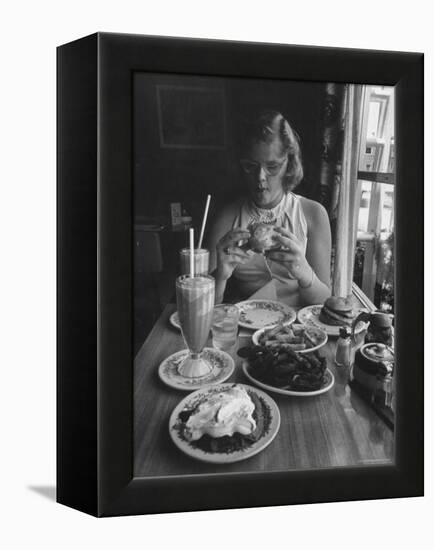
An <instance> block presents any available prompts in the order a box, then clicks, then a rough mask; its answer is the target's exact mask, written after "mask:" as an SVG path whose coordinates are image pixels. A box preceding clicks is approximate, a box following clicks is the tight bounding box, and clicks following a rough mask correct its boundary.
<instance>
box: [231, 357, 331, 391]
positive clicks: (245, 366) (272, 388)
mask: <svg viewBox="0 0 434 550" xmlns="http://www.w3.org/2000/svg"><path fill="white" fill-rule="evenodd" d="M248 366H249V365H248V362H247V361H246V360H244V361H243V362H242V369H243V372H244V374H245V375H246V377H247V378H248V379H249V381H250V382H252V383H253V384H255V385H256V386H259V387H260V388H262V389H263V390H267V391H272V392H274V393H278V394H280V395H288V396H291V397H314V396H315V395H321V394H323V393H326V392H328V391H329V390H331V389H332V387H333V386H334V384H335V377H334V375H333V373H332V371H331V370H330V369H329V368H327V369H326V372H327V374H328V377H329V379H330V381H329V382H328V383H326V384H325V385H324V386H323V387H322V388H321V389H319V390H314V391H294V390H283V389H281V388H276V387H275V386H269V385H268V384H265V383H264V382H261V381H260V380H257V379H256V378H255V377H254V376H252V375H251V374H250V373H249V371H248Z"/></svg>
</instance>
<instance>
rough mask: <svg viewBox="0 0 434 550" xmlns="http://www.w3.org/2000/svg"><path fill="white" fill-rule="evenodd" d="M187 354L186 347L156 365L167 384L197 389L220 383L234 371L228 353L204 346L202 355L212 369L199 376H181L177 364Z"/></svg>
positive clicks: (233, 365)
mask: <svg viewBox="0 0 434 550" xmlns="http://www.w3.org/2000/svg"><path fill="white" fill-rule="evenodd" d="M187 354H188V350H186V349H183V350H181V351H177V352H176V353H173V354H172V355H169V357H167V359H165V360H164V361H163V362H162V363H161V365H160V366H159V367H158V376H159V377H160V379H161V380H162V382H164V383H165V384H166V385H167V386H170V387H171V388H174V389H176V390H183V391H193V390H198V389H199V388H203V387H204V386H209V385H210V384H220V383H221V382H224V381H225V380H227V379H228V378H229V377H230V376H231V374H232V373H233V372H234V368H235V363H234V360H233V359H232V357H231V356H230V355H228V354H227V353H226V352H224V351H221V350H218V349H214V348H204V350H203V355H204V357H205V359H207V361H209V362H210V363H211V365H212V367H213V369H212V371H211V372H210V373H209V374H207V375H206V376H201V377H200V378H188V377H186V376H181V375H180V374H179V372H178V366H179V365H180V363H181V362H182V361H183V360H184V357H185V356H186V355H187Z"/></svg>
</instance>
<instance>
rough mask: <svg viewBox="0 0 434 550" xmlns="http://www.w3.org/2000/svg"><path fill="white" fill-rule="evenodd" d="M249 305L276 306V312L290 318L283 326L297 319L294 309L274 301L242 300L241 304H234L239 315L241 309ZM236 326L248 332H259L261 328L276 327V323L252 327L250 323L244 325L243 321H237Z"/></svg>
mask: <svg viewBox="0 0 434 550" xmlns="http://www.w3.org/2000/svg"><path fill="white" fill-rule="evenodd" d="M246 304H247V305H249V304H273V305H275V306H277V308H278V310H279V311H281V312H283V313H284V314H285V315H289V316H290V318H289V319H288V320H287V321H284V323H283V324H284V325H290V324H292V323H293V322H294V321H295V320H296V319H297V313H296V311H295V309H294V308H292V307H291V306H288V305H286V304H282V303H281V302H277V301H276V300H263V299H257V300H244V301H242V302H238V303H237V304H235V305H236V306H237V307H238V308H239V309H240V314H241V313H242V308H243V306H244V305H246ZM238 324H239V325H240V327H243V328H247V329H250V330H259V329H262V328H266V327H267V328H271V327H273V326H276V325H277V324H278V323H271V324H270V325H258V324H255V325H252V324H250V323H245V322H244V321H241V320H240V321H239V322H238Z"/></svg>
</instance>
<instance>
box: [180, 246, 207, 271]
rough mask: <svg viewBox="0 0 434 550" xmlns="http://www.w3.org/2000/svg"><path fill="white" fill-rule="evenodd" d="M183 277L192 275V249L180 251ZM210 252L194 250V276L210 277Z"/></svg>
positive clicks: (202, 249) (199, 249)
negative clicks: (188, 274)
mask: <svg viewBox="0 0 434 550" xmlns="http://www.w3.org/2000/svg"><path fill="white" fill-rule="evenodd" d="M179 262H180V267H181V275H184V274H187V273H190V249H189V248H183V249H181V250H180V251H179ZM208 270H209V251H208V250H207V249H206V248H195V249H194V274H195V275H208Z"/></svg>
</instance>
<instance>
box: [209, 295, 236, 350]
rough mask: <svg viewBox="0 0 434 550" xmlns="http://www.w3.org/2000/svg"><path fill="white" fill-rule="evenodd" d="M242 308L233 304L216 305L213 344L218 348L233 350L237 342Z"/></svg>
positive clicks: (212, 329)
mask: <svg viewBox="0 0 434 550" xmlns="http://www.w3.org/2000/svg"><path fill="white" fill-rule="evenodd" d="M239 320H240V310H239V309H238V308H237V306H235V305H233V304H220V305H218V306H215V307H214V312H213V320H212V326H211V331H212V345H213V347H214V348H216V349H220V350H223V351H232V350H233V348H234V347H235V344H236V343H237V337H238V321H239Z"/></svg>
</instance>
